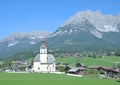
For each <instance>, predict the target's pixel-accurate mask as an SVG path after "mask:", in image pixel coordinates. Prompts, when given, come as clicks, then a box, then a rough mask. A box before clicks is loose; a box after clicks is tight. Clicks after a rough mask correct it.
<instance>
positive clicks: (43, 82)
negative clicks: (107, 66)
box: [0, 73, 120, 85]
mask: <svg viewBox="0 0 120 85" xmlns="http://www.w3.org/2000/svg"><path fill="white" fill-rule="evenodd" d="M0 85H120V82H117V81H116V80H110V79H100V78H96V77H74V76H68V75H65V74H51V73H46V74H45V73H44V74H42V73H0Z"/></svg>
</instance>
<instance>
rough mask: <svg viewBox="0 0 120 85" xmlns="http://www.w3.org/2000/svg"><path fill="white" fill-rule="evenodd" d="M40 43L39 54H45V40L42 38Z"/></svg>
mask: <svg viewBox="0 0 120 85" xmlns="http://www.w3.org/2000/svg"><path fill="white" fill-rule="evenodd" d="M41 42H42V44H41V47H40V53H41V54H47V46H46V45H45V42H46V40H45V38H42V39H41Z"/></svg>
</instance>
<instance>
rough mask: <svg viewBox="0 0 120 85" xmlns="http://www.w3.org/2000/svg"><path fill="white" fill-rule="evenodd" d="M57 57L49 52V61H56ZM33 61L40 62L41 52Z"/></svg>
mask: <svg viewBox="0 0 120 85" xmlns="http://www.w3.org/2000/svg"><path fill="white" fill-rule="evenodd" d="M54 61H55V58H54V56H53V55H52V54H47V63H54ZM33 62H40V54H37V55H36V57H35V58H34V60H33Z"/></svg>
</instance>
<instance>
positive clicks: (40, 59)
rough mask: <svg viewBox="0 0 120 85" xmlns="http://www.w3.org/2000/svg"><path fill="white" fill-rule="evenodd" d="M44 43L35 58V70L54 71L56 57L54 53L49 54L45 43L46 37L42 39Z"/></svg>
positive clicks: (33, 69)
mask: <svg viewBox="0 0 120 85" xmlns="http://www.w3.org/2000/svg"><path fill="white" fill-rule="evenodd" d="M41 41H42V45H41V47H40V53H38V54H37V55H36V57H35V58H34V60H33V68H32V71H34V72H53V71H55V68H56V65H55V58H54V56H53V55H52V54H47V46H46V45H45V39H42V40H41Z"/></svg>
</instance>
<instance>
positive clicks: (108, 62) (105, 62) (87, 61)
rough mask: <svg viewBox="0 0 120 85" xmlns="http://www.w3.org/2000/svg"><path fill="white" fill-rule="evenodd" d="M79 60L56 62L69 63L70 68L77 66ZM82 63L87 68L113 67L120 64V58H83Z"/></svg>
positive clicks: (62, 59) (59, 60) (63, 59)
mask: <svg viewBox="0 0 120 85" xmlns="http://www.w3.org/2000/svg"><path fill="white" fill-rule="evenodd" d="M77 59H78V58H75V57H71V58H60V57H59V58H56V62H59V63H68V64H69V65H70V66H75V64H76V61H77ZM79 60H80V63H82V64H84V65H85V66H113V65H116V64H117V63H119V62H120V57H116V56H106V57H102V58H90V57H82V58H79Z"/></svg>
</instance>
